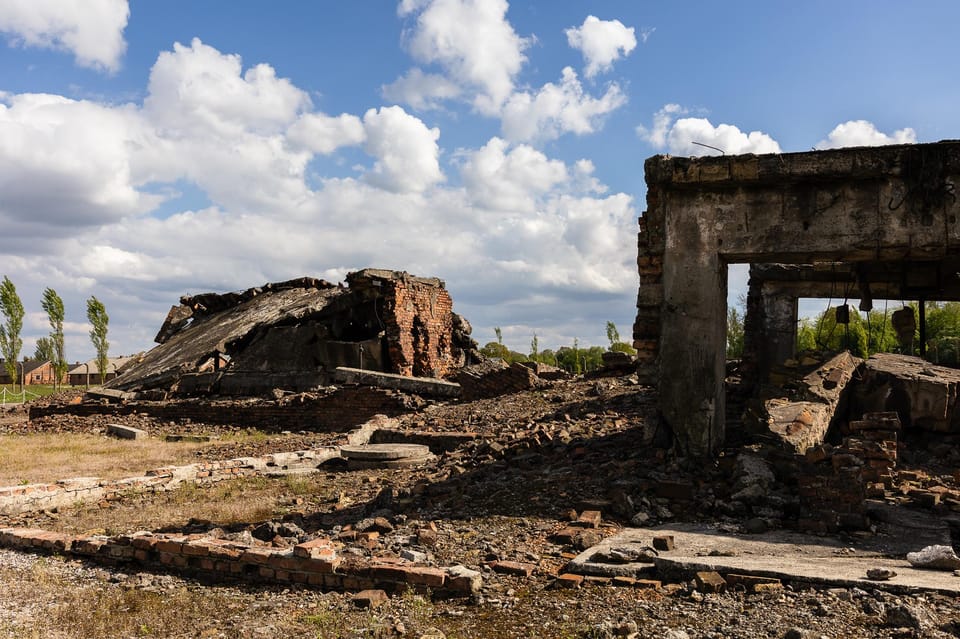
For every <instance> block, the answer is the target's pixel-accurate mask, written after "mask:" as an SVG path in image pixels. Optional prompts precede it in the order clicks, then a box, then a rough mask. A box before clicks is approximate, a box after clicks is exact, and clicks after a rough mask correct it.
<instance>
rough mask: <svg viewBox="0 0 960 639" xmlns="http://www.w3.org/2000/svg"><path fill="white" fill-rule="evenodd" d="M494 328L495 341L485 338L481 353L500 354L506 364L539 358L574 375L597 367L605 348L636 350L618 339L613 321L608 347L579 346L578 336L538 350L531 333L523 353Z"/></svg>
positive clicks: (609, 326) (609, 349) (534, 360)
mask: <svg viewBox="0 0 960 639" xmlns="http://www.w3.org/2000/svg"><path fill="white" fill-rule="evenodd" d="M493 332H494V334H495V335H496V338H497V339H496V341H494V342H487V343H486V344H484V346H483V348H481V349H480V352H481V353H482V354H483V355H484V356H486V357H491V358H499V359H502V360H503V361H505V362H507V363H508V364H513V363H514V362H539V363H541V364H549V365H551V366H556V367H558V368H562V369H564V370H566V371H567V372H569V373H573V374H574V375H581V374H583V373H586V372H588V371H592V370H596V369H597V368H600V366H602V365H603V354H604V352H606V351H616V352H621V353H627V354H628V355H634V354H636V351H635V350H634V349H633V346H631V345H630V344H627V343H626V342H624V341H622V340H621V339H620V333H619V332H618V331H617V326H616V324H614V323H613V322H607V340H608V341H609V342H610V343H609V346H608V347H607V348H603V347H601V346H581V345H580V340H579V339H578V338H574V340H573V344H572V345H570V346H561V347H560V348H558V349H556V350H553V349H550V348H547V349H543V350H540V338H539V337H538V336H537V334H536V333H534V334H533V338H532V339H531V340H530V352H529V353H526V354H524V353H520V352H518V351H513V350H510V349H509V348H508V347H507V346H506V345H505V344H504V343H503V332H502V331H501V330H500V327H499V326H497V327H495V328H494V329H493Z"/></svg>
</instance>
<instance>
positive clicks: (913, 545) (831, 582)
mask: <svg viewBox="0 0 960 639" xmlns="http://www.w3.org/2000/svg"><path fill="white" fill-rule="evenodd" d="M897 529H899V532H898V531H897ZM887 530H889V531H891V532H898V534H897V535H896V536H887V535H882V534H881V535H877V536H876V537H874V538H865V539H855V540H850V541H849V542H848V543H849V544H850V545H848V546H845V545H843V544H842V543H840V542H839V541H837V540H836V539H834V538H828V537H819V536H816V535H805V534H801V533H795V532H790V531H785V530H777V531H772V532H768V533H764V534H759V535H743V534H738V533H736V532H728V531H725V530H723V529H722V528H720V527H717V526H716V525H711V524H702V523H695V524H693V523H692V524H676V525H668V526H658V527H656V528H625V529H623V530H622V531H620V532H619V533H617V534H615V535H612V536H610V537H607V538H606V539H604V540H603V541H602V542H601V543H599V544H597V545H596V546H593V547H592V548H589V549H587V550H586V551H584V552H583V553H581V554H580V555H578V556H577V557H576V558H575V559H573V560H572V561H571V562H570V564H569V566H568V567H567V568H568V570H570V571H571V572H577V573H582V574H591V575H605V576H630V577H639V578H649V577H650V576H651V575H654V574H657V575H671V576H673V575H677V574H686V575H692V574H694V573H696V572H699V571H705V570H713V571H716V572H719V573H721V574H728V573H740V574H750V575H757V576H762V577H775V578H778V579H781V580H784V581H801V582H806V583H812V584H818V585H825V586H836V587H852V586H858V587H860V588H881V589H885V590H891V591H897V592H901V591H902V592H906V591H915V590H931V591H936V592H940V593H944V594H952V595H960V577H958V576H956V575H955V574H954V573H953V572H950V571H938V570H921V569H917V568H913V567H912V566H911V565H910V563H909V562H908V561H906V560H905V559H903V558H902V556H903V554H905V552H907V551H908V550H918V549H919V548H920V547H921V546H919V545H918V544H917V540H918V537H917V534H918V529H916V528H913V527H911V526H910V525H909V522H907V525H899V526H894V525H891V526H889V527H888V528H887ZM938 531H939V532H938ZM919 534H921V536H925V537H926V538H927V539H928V540H929V539H936V538H938V537H939V538H942V537H943V535H944V534H946V535H947V537H948V538H949V531H948V530H946V529H945V528H940V529H936V530H933V529H928V530H926V531H925V532H922V531H919ZM663 535H673V538H674V542H675V549H674V550H672V551H659V555H658V556H657V557H656V558H655V559H654V560H653V565H651V564H650V563H640V562H635V563H624V564H604V563H599V562H592V561H591V558H592V557H593V556H594V555H595V554H598V553H601V554H609V552H610V550H612V549H615V548H621V547H627V548H631V547H633V548H641V547H650V546H651V544H652V541H653V538H654V537H655V536H663ZM921 543H924V542H921ZM946 543H949V540H948V541H947V542H946ZM892 557H897V558H892ZM874 568H886V569H889V570H893V571H894V572H896V573H897V574H896V576H895V577H893V578H892V579H890V580H888V581H873V580H869V579H867V571H868V570H870V569H874Z"/></svg>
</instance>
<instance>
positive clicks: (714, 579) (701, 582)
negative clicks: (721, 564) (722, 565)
mask: <svg viewBox="0 0 960 639" xmlns="http://www.w3.org/2000/svg"><path fill="white" fill-rule="evenodd" d="M694 581H695V582H696V584H697V590H699V591H700V592H706V593H711V592H718V593H719V592H723V591H724V590H726V589H727V582H726V581H725V580H724V579H723V577H721V576H720V573H718V572H714V571H712V570H704V571H701V572H698V573H697V574H696V575H694Z"/></svg>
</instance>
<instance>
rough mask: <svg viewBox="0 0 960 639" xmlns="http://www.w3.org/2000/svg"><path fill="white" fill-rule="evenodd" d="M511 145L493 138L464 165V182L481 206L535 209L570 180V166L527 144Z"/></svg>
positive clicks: (514, 209)
mask: <svg viewBox="0 0 960 639" xmlns="http://www.w3.org/2000/svg"><path fill="white" fill-rule="evenodd" d="M508 146H509V145H508V143H507V142H506V141H505V140H502V139H500V138H493V139H491V140H490V141H489V142H487V144H485V145H484V146H483V147H481V148H479V149H477V150H476V151H474V152H472V153H470V154H469V155H468V157H467V160H466V162H465V163H464V165H463V167H462V169H461V174H462V176H463V182H464V186H465V187H466V189H467V192H468V194H469V195H470V197H471V199H472V200H473V202H474V203H476V204H477V205H479V206H481V207H485V208H489V209H497V210H502V211H528V212H529V211H534V210H536V206H537V199H538V198H539V197H540V196H542V195H543V194H544V193H547V192H549V191H550V190H551V189H553V188H555V187H556V186H557V185H558V184H561V183H563V182H564V181H566V180H567V178H568V173H567V167H566V165H565V164H564V163H563V162H561V161H560V160H551V159H549V158H547V156H546V155H544V154H543V153H541V152H540V151H537V150H536V149H533V148H531V147H529V146H527V145H525V144H521V145H519V146H517V147H515V148H513V149H510V150H509V151H508V150H507V148H508Z"/></svg>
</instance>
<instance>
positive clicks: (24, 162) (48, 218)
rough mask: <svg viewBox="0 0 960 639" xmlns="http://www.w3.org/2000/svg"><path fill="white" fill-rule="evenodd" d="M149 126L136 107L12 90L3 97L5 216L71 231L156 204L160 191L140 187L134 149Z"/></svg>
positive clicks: (1, 205) (0, 177)
mask: <svg viewBox="0 0 960 639" xmlns="http://www.w3.org/2000/svg"><path fill="white" fill-rule="evenodd" d="M143 129H144V123H143V120H142V118H141V117H140V114H139V113H138V112H137V110H136V109H135V108H134V107H131V106H119V107H109V106H103V105H99V104H96V103H93V102H87V101H77V100H71V99H69V98H64V97H61V96H56V95H48V94H20V95H15V96H11V97H8V98H7V104H6V105H4V104H2V103H0V130H2V131H3V135H0V219H6V221H7V222H8V223H13V222H15V221H17V220H19V221H20V223H21V224H27V225H31V226H37V225H46V226H47V227H48V230H47V232H50V231H53V232H58V233H59V232H65V233H69V232H70V229H71V227H78V226H87V225H96V224H103V223H107V222H109V221H111V220H116V219H118V218H121V217H123V216H125V215H131V214H139V213H144V212H146V211H148V210H150V209H152V208H153V207H154V206H156V205H157V204H158V198H157V197H156V196H151V195H147V194H144V193H142V192H140V191H139V190H138V189H137V185H138V183H139V176H137V175H136V170H135V162H134V161H133V159H132V157H131V154H130V150H131V148H133V147H135V146H137V145H138V144H140V143H142V142H143V139H144V133H143ZM7 231H8V232H9V227H7Z"/></svg>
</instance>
